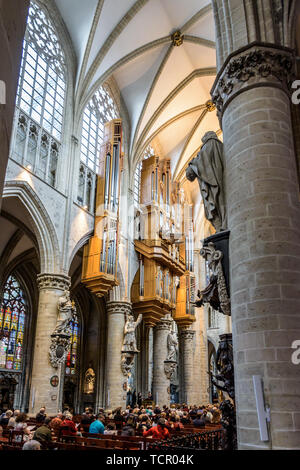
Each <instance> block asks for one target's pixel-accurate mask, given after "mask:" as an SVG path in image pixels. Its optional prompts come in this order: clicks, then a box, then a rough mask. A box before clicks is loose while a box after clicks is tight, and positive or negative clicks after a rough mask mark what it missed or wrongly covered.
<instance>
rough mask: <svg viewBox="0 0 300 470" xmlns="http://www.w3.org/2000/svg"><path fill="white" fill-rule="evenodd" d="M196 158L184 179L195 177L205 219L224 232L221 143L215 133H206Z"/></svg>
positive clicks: (224, 208)
mask: <svg viewBox="0 0 300 470" xmlns="http://www.w3.org/2000/svg"><path fill="white" fill-rule="evenodd" d="M202 142H203V145H202V147H201V150H200V152H199V153H198V155H197V157H196V158H194V159H193V160H192V161H191V162H190V163H189V165H188V167H187V169H186V177H187V179H188V180H189V181H194V180H195V178H196V177H197V179H198V183H199V186H200V191H201V195H202V198H203V204H204V212H205V217H206V219H207V220H208V221H209V222H211V224H212V225H213V226H214V228H215V229H216V231H217V232H220V231H223V230H226V228H227V227H226V206H225V194H224V182H223V172H224V155H223V143H222V142H221V141H220V140H219V139H218V136H217V134H216V133H215V132H212V131H210V132H206V134H204V136H203V138H202Z"/></svg>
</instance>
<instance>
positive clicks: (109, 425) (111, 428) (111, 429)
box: [106, 423, 116, 431]
mask: <svg viewBox="0 0 300 470" xmlns="http://www.w3.org/2000/svg"><path fill="white" fill-rule="evenodd" d="M106 429H107V430H108V431H114V430H115V429H116V425H115V424H113V423H109V424H108V425H107V426H106Z"/></svg>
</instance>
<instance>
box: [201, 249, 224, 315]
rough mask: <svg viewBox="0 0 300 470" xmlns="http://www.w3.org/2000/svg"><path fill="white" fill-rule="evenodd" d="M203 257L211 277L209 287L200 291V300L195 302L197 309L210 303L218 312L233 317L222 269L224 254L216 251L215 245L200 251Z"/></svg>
mask: <svg viewBox="0 0 300 470" xmlns="http://www.w3.org/2000/svg"><path fill="white" fill-rule="evenodd" d="M200 254H201V256H203V258H204V259H205V260H206V261H207V262H208V267H209V269H210V272H211V275H210V279H209V284H208V286H207V287H206V288H205V289H204V290H202V291H198V297H200V300H197V301H196V302H195V305H196V307H202V305H203V304H204V303H209V304H210V305H211V306H212V308H213V309H214V310H218V311H219V312H221V313H224V315H231V309H230V298H229V296H228V293H227V288H226V282H225V277H224V273H223V268H222V262H221V261H222V258H223V253H222V251H220V250H216V249H215V245H214V244H213V243H209V244H208V246H205V247H203V248H202V249H201V250H200Z"/></svg>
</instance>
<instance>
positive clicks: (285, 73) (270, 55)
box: [212, 46, 294, 116]
mask: <svg viewBox="0 0 300 470" xmlns="http://www.w3.org/2000/svg"><path fill="white" fill-rule="evenodd" d="M293 67H294V61H293V57H292V54H291V53H290V52H289V51H286V50H281V49H275V48H274V49H271V50H270V48H267V47H266V46H265V47H264V46H260V47H259V48H258V47H253V46H252V47H251V49H250V50H249V49H248V50H247V52H242V53H241V52H240V53H239V55H238V56H237V55H236V56H234V57H232V58H231V59H230V60H229V61H228V63H227V64H226V65H225V67H224V70H223V71H222V73H221V74H220V76H219V80H218V82H217V83H216V84H215V85H214V88H213V90H212V96H213V103H215V105H216V107H217V110H218V115H219V116H221V115H222V113H223V112H224V110H225V107H226V103H227V101H228V99H229V98H231V96H232V95H233V94H234V93H236V92H238V91H239V90H240V89H241V88H242V87H243V86H245V84H246V83H247V82H249V81H250V80H251V79H252V80H251V84H252V86H253V87H254V86H257V85H258V83H260V82H261V81H262V80H263V81H265V79H266V78H268V79H269V80H268V82H270V79H273V80H274V81H275V82H279V84H280V87H281V88H282V89H283V90H285V91H286V92H287V93H288V92H289V84H290V82H291V81H292V80H293ZM249 85H250V84H249V83H247V87H249Z"/></svg>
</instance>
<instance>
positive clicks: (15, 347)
mask: <svg viewBox="0 0 300 470" xmlns="http://www.w3.org/2000/svg"><path fill="white" fill-rule="evenodd" d="M26 314H27V301H26V296H25V293H24V290H23V289H22V287H21V285H20V283H19V281H18V280H17V279H16V277H15V276H10V277H9V278H8V280H7V282H6V284H5V286H4V291H3V298H2V302H1V307H0V369H8V370H12V371H20V370H21V368H22V359H23V346H24V328H25V321H26Z"/></svg>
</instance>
